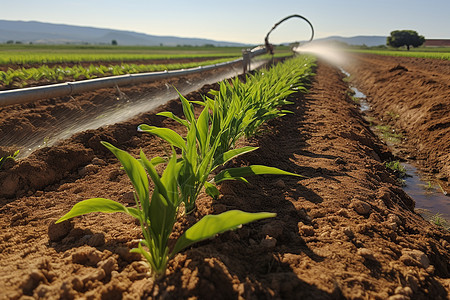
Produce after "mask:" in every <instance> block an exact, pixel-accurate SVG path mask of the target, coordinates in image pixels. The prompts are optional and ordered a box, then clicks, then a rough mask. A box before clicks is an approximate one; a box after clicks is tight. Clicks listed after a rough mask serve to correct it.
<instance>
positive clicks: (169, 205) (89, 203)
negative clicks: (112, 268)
mask: <svg viewBox="0 0 450 300" xmlns="http://www.w3.org/2000/svg"><path fill="white" fill-rule="evenodd" d="M102 144H103V145H104V146H105V147H106V148H108V149H109V150H110V151H111V152H112V153H113V154H114V155H115V156H116V157H117V158H118V159H119V161H120V162H121V164H122V166H123V168H124V169H125V172H126V173H127V175H128V177H129V178H130V180H131V182H132V184H133V186H134V188H135V191H136V192H135V200H136V208H132V207H126V206H124V205H123V204H121V203H118V202H116V201H113V200H109V199H105V198H92V199H88V200H84V201H81V202H79V203H77V204H75V205H74V206H73V207H72V209H71V210H70V211H69V212H68V213H67V214H65V215H64V216H63V217H61V218H60V219H59V220H57V221H56V223H59V222H62V221H65V220H68V219H70V218H73V217H76V216H80V215H84V214H87V213H92V212H103V213H114V212H122V213H125V214H128V215H130V216H132V217H134V218H136V219H138V220H139V223H140V225H141V229H142V233H143V237H144V239H142V240H140V241H139V245H138V248H134V249H132V250H131V252H134V253H140V254H141V255H142V256H143V257H144V258H145V259H146V260H147V262H148V264H149V266H150V269H151V271H152V274H153V275H154V276H157V277H160V276H162V275H164V274H165V270H166V267H167V262H168V261H169V259H171V258H172V257H174V255H175V254H177V253H178V252H179V251H181V250H183V249H184V248H186V247H188V246H190V245H191V244H193V243H196V242H198V241H202V240H205V239H208V238H211V237H213V236H215V235H216V234H218V233H222V232H224V231H227V230H231V229H235V228H237V227H239V226H241V225H242V224H246V223H249V222H252V221H256V220H260V219H264V218H270V217H274V216H275V215H276V214H274V213H265V212H262V213H246V212H242V211H239V210H232V211H227V212H224V213H222V214H219V215H209V216H205V217H203V218H202V219H201V220H200V221H199V222H197V223H196V224H194V225H193V226H192V227H190V228H189V229H187V230H186V231H185V232H184V233H183V234H182V235H181V236H180V237H179V238H178V240H177V241H176V243H175V246H174V247H173V248H172V249H169V245H168V242H169V236H170V234H171V233H172V231H173V226H174V224H175V222H176V219H177V215H178V207H179V205H180V203H181V197H180V192H179V188H178V182H177V181H178V178H179V176H180V170H181V166H182V164H181V162H177V158H176V153H175V151H174V150H173V148H172V155H171V157H170V158H169V161H168V163H167V166H166V168H165V170H164V172H163V174H162V176H161V177H160V176H159V175H158V173H157V172H156V170H155V167H154V164H158V163H160V162H161V161H162V158H160V157H156V158H154V159H152V160H151V161H149V160H148V159H147V157H146V156H145V154H144V153H143V152H142V151H141V152H140V161H138V160H137V159H135V158H133V157H132V156H131V155H130V154H128V153H127V152H125V151H123V150H120V149H118V148H116V147H114V146H113V145H111V144H109V143H106V142H102ZM146 171H147V173H148V175H149V176H150V178H151V179H152V181H153V183H154V185H155V187H154V190H153V193H152V195H151V200H150V191H149V182H148V177H147V173H146ZM180 188H181V189H182V188H183V187H180Z"/></svg>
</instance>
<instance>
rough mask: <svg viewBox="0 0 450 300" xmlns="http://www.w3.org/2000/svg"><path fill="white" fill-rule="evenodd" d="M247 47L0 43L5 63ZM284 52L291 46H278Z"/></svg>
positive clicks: (233, 53)
mask: <svg viewBox="0 0 450 300" xmlns="http://www.w3.org/2000/svg"><path fill="white" fill-rule="evenodd" d="M242 49H243V47H206V46H205V47H187V46H186V47H163V46H162V47H144V46H142V47H139V46H92V45H89V46H82V45H5V44H3V45H0V65H2V64H45V63H67V62H70V63H78V62H94V61H102V62H106V61H111V62H114V61H132V60H154V59H182V58H225V57H237V56H241V55H242ZM277 52H278V53H279V54H280V55H283V53H289V52H290V51H289V47H278V48H277Z"/></svg>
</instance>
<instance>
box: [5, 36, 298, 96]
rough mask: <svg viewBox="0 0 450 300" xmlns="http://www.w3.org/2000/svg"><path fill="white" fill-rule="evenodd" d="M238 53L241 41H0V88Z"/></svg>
mask: <svg viewBox="0 0 450 300" xmlns="http://www.w3.org/2000/svg"><path fill="white" fill-rule="evenodd" d="M289 55H292V52H291V51H290V49H289V47H279V49H278V48H277V54H276V55H275V57H284V56H289ZM240 57H242V48H241V47H187V46H186V47H137V46H134V47H131V46H81V45H0V88H1V89H9V88H23V87H27V86H34V85H36V84H42V83H44V84H50V83H58V82H65V81H73V80H83V79H92V78H98V77H105V76H115V75H124V74H135V73H144V72H156V71H164V70H177V69H187V68H194V67H198V66H206V65H213V64H217V63H222V62H226V61H230V60H234V59H238V58H240ZM2 66H3V68H2Z"/></svg>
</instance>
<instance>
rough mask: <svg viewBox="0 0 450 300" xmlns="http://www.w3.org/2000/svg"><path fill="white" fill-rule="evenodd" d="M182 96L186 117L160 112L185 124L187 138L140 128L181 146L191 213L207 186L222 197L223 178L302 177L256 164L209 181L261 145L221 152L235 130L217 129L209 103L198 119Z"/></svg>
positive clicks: (183, 188)
mask: <svg viewBox="0 0 450 300" xmlns="http://www.w3.org/2000/svg"><path fill="white" fill-rule="evenodd" d="M180 99H181V102H182V106H183V111H184V115H185V118H186V120H183V119H181V118H179V117H177V116H175V115H174V114H173V113H171V112H164V113H160V115H164V116H166V117H169V118H172V119H174V120H176V121H178V122H180V123H181V124H183V125H185V126H186V127H187V128H188V133H187V136H186V138H185V139H184V138H183V137H181V136H180V135H179V134H178V133H176V132H175V131H173V130H171V129H168V128H160V127H155V126H149V125H146V124H141V125H139V127H138V130H139V131H142V132H148V133H151V134H153V135H156V136H158V137H160V138H162V139H164V140H165V141H167V142H168V143H169V144H170V145H171V146H172V147H177V148H179V149H181V151H182V159H181V161H180V164H181V167H180V172H179V177H178V184H179V186H180V189H181V197H182V201H183V202H184V204H185V211H186V213H190V212H191V211H193V210H194V209H195V201H196V200H197V198H198V195H199V193H200V192H201V190H202V188H203V187H204V186H205V188H206V192H207V193H208V194H209V195H211V196H212V197H217V196H218V194H219V191H218V190H217V188H216V187H215V185H214V184H213V183H216V184H217V183H219V182H221V181H223V180H241V181H245V182H247V181H246V180H245V179H244V178H243V177H245V176H252V175H262V174H274V175H293V176H300V175H297V174H294V173H290V172H286V171H283V170H280V169H278V168H274V167H267V166H259V165H253V166H249V167H243V168H235V169H226V170H223V171H221V172H220V173H219V174H217V175H216V176H215V177H214V178H213V179H212V180H210V181H207V180H208V178H209V176H210V174H212V173H213V172H214V171H215V170H216V169H217V168H218V167H219V166H222V165H224V164H225V163H226V162H228V161H229V160H231V159H233V158H234V157H237V156H239V155H242V154H244V153H248V152H251V151H254V150H256V149H257V147H242V148H237V149H231V150H227V151H226V152H221V151H223V150H225V149H222V148H220V147H219V145H220V144H221V142H222V141H223V139H222V135H228V133H229V132H230V131H232V129H231V128H230V127H225V128H222V129H221V130H220V131H218V132H217V131H216V129H217V127H215V126H214V124H215V121H214V120H215V119H214V116H213V120H212V122H210V120H209V119H210V114H209V111H208V107H207V106H206V107H204V108H203V111H202V112H201V114H200V116H199V117H198V119H196V118H195V116H194V109H193V106H192V104H191V103H189V102H188V101H187V100H186V99H185V98H184V97H183V96H181V95H180ZM300 177H301V176H300Z"/></svg>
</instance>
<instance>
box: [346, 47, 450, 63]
mask: <svg viewBox="0 0 450 300" xmlns="http://www.w3.org/2000/svg"><path fill="white" fill-rule="evenodd" d="M350 51H352V52H358V53H371V54H379V55H388V56H404V57H419V58H434V59H446V60H450V48H449V47H439V48H425V47H421V48H416V49H411V50H410V51H407V50H393V49H388V50H386V49H351V50H350Z"/></svg>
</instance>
